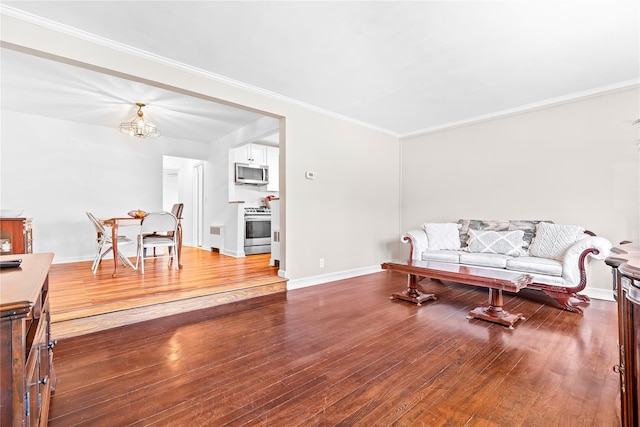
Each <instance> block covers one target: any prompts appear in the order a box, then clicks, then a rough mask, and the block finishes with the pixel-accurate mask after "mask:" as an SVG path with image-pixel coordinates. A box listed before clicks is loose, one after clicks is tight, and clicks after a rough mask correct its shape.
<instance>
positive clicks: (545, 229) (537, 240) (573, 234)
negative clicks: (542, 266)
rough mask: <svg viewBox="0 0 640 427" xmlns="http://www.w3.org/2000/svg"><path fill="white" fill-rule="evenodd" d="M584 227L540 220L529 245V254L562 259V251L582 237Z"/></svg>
mask: <svg viewBox="0 0 640 427" xmlns="http://www.w3.org/2000/svg"><path fill="white" fill-rule="evenodd" d="M582 233H584V228H582V227H579V226H577V225H560V224H551V223H548V222H541V223H540V224H538V227H537V228H536V235H535V237H534V238H533V242H531V246H529V255H531V256H535V257H540V258H551V259H555V260H557V261H562V258H563V257H564V253H565V252H566V251H567V249H569V247H571V245H573V244H574V243H575V242H576V240H578V239H579V238H580V237H582Z"/></svg>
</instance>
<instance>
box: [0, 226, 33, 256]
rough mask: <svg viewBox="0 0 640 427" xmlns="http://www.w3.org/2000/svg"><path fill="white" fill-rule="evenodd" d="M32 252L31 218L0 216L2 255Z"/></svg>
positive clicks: (0, 252) (0, 251)
mask: <svg viewBox="0 0 640 427" xmlns="http://www.w3.org/2000/svg"><path fill="white" fill-rule="evenodd" d="M32 252H33V231H32V229H31V218H0V255H11V254H30V253H32Z"/></svg>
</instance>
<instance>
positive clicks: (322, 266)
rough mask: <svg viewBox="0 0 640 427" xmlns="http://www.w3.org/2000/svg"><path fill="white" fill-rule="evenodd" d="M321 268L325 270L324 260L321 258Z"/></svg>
mask: <svg viewBox="0 0 640 427" xmlns="http://www.w3.org/2000/svg"><path fill="white" fill-rule="evenodd" d="M320 268H324V258H320Z"/></svg>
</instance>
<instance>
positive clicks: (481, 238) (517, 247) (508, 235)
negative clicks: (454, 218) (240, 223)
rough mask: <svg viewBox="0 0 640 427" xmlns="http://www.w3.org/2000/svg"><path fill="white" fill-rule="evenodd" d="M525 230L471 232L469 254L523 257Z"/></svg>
mask: <svg viewBox="0 0 640 427" xmlns="http://www.w3.org/2000/svg"><path fill="white" fill-rule="evenodd" d="M523 237H524V231H523V230H514V231H478V230H469V245H468V247H467V250H468V251H469V252H482V253H490V254H503V255H511V256H520V255H522V246H523V245H524V241H523V240H522V238H523Z"/></svg>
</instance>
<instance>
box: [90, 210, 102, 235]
mask: <svg viewBox="0 0 640 427" xmlns="http://www.w3.org/2000/svg"><path fill="white" fill-rule="evenodd" d="M87 216H88V217H89V220H90V221H91V223H92V224H93V226H94V227H95V228H96V232H97V233H98V234H105V228H104V226H103V225H102V224H100V221H98V219H97V218H96V217H95V216H93V214H92V213H91V212H89V211H87Z"/></svg>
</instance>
